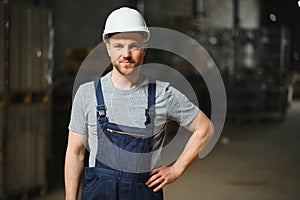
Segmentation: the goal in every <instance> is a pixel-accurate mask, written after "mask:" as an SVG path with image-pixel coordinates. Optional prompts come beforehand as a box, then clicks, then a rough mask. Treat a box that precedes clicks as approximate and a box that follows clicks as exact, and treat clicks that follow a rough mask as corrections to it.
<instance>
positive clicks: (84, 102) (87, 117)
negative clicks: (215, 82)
mask: <svg viewBox="0 0 300 200" xmlns="http://www.w3.org/2000/svg"><path fill="white" fill-rule="evenodd" d="M149 81H150V80H149V79H148V78H147V77H146V76H145V75H143V74H141V77H140V80H139V81H138V83H137V85H136V87H134V88H132V89H130V90H120V89H118V88H116V87H115V86H114V85H113V83H112V81H111V72H110V73H108V74H107V75H105V76H104V77H102V78H101V84H102V91H103V97H104V101H105V105H106V108H107V111H106V114H107V117H108V119H109V121H110V122H112V123H116V124H120V125H126V126H132V127H139V128H144V127H145V121H146V117H145V109H146V108H147V105H148V104H147V103H148V83H149ZM96 105H97V100H96V95H95V87H94V82H88V83H85V84H83V85H81V86H80V87H79V89H78V90H77V92H76V95H75V97H74V99H73V106H72V111H71V119H70V124H69V130H71V131H73V132H75V133H79V134H88V146H89V150H90V159H89V166H90V167H93V166H94V165H95V155H96V152H97V138H98V136H97V119H96ZM198 111H199V109H198V107H196V106H195V105H194V104H193V103H191V102H190V101H189V100H188V99H187V98H186V96H185V95H183V94H182V93H181V92H179V91H178V90H176V89H175V88H173V87H172V86H170V84H169V83H166V82H161V81H156V101H155V118H154V134H155V133H157V132H160V131H161V130H162V129H163V128H164V127H165V123H166V121H167V120H175V121H177V122H178V123H179V124H180V125H181V126H185V125H187V124H189V123H190V122H191V121H192V120H193V119H194V118H195V117H196V115H197V113H198Z"/></svg>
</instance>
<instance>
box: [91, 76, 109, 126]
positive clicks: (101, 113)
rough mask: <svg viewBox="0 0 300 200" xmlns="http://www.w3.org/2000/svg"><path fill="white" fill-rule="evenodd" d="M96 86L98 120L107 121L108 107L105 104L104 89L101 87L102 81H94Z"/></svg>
mask: <svg viewBox="0 0 300 200" xmlns="http://www.w3.org/2000/svg"><path fill="white" fill-rule="evenodd" d="M94 84H95V93H96V98H97V119H98V120H103V119H105V121H107V118H106V106H105V103H104V98H103V93H102V87H101V79H99V80H96V81H94Z"/></svg>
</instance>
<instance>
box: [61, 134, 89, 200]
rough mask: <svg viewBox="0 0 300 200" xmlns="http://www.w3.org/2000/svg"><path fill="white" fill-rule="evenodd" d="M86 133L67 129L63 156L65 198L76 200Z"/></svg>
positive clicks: (82, 164)
mask: <svg viewBox="0 0 300 200" xmlns="http://www.w3.org/2000/svg"><path fill="white" fill-rule="evenodd" d="M86 138H87V137H86V135H83V134H78V133H75V132H72V131H69V138H68V146H67V151H66V158H65V190H66V198H65V199H66V200H76V199H77V194H78V188H79V182H80V176H81V173H82V170H83V166H84V155H85V144H86Z"/></svg>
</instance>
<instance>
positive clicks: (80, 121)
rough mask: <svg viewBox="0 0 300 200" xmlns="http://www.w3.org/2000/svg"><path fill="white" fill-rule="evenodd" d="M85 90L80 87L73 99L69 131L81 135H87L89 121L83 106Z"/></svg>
mask: <svg viewBox="0 0 300 200" xmlns="http://www.w3.org/2000/svg"><path fill="white" fill-rule="evenodd" d="M83 100H84V98H83V89H82V87H79V88H78V90H77V92H76V94H75V97H74V99H73V104H72V110H71V117H70V123H69V130H70V131H72V132H75V133H79V134H87V132H88V130H87V121H86V117H85V112H84V106H83Z"/></svg>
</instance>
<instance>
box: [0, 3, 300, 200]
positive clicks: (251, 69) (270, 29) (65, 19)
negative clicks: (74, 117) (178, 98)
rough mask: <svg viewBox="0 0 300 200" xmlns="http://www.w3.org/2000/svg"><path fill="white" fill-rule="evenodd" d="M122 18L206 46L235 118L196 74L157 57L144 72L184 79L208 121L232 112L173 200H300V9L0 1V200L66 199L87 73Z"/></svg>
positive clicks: (160, 53) (173, 191)
mask: <svg viewBox="0 0 300 200" xmlns="http://www.w3.org/2000/svg"><path fill="white" fill-rule="evenodd" d="M123 6H126V7H131V8H135V9H137V10H139V11H140V13H142V14H143V16H144V18H145V21H146V22H147V25H148V27H160V28H164V29H163V30H174V31H176V33H180V34H184V35H185V36H186V37H187V38H190V39H192V41H194V42H196V43H197V45H198V44H199V45H201V47H203V49H204V51H205V52H206V54H207V55H209V59H210V60H211V61H213V62H212V63H213V65H214V66H216V69H217V72H218V74H219V75H220V77H221V80H222V85H221V86H222V87H224V92H225V94H226V96H225V97H226V98H225V99H224V101H223V102H221V104H222V105H225V110H220V111H219V110H218V108H220V106H218V105H217V106H216V108H217V110H216V109H214V107H213V106H214V104H213V100H212V95H211V92H212V91H210V89H209V85H207V82H206V81H205V79H204V78H203V77H202V73H200V72H199V71H197V66H194V65H193V64H194V63H193V62H189V60H187V59H185V58H184V57H182V56H181V55H178V54H176V53H174V52H171V51H167V50H164V49H157V48H152V49H151V48H149V49H148V50H147V54H146V57H145V60H144V62H145V64H147V66H148V65H149V66H150V65H151V64H152V63H153V65H156V68H155V69H156V70H157V71H156V72H157V73H159V74H160V76H162V77H164V78H166V77H168V74H167V73H165V71H163V69H161V71H160V68H159V67H160V65H159V64H161V65H163V66H168V67H169V68H170V69H172V70H175V71H176V72H178V73H179V74H180V75H181V77H184V78H185V80H187V83H188V84H189V85H190V87H191V88H192V90H193V92H194V93H195V95H196V104H197V105H198V106H199V108H200V109H201V110H202V111H203V112H204V113H205V114H206V115H207V116H208V117H212V116H213V114H215V113H218V112H220V113H221V114H220V115H222V112H224V116H223V115H222V116H223V117H224V119H223V118H222V116H221V118H222V119H221V120H217V122H216V123H218V124H216V125H217V126H218V127H219V129H218V130H217V131H218V133H217V138H216V142H215V145H214V147H213V149H211V151H210V152H209V154H207V155H206V156H205V157H204V158H201V159H200V158H199V159H198V160H196V161H195V163H193V165H192V166H191V167H190V168H189V169H188V170H187V171H186V172H185V173H184V174H183V176H182V177H180V178H179V179H178V180H177V181H176V182H174V183H172V184H170V185H167V186H166V187H165V188H164V196H165V199H168V200H182V199H187V200H200V199H204V200H254V199H255V200H298V199H300V190H299V186H300V131H299V129H300V37H299V36H300V26H299V21H300V0H289V1H286V0H272V1H271V0H223V1H217V0H163V1H162V0H110V1H104V0H86V1H80V0H64V1H58V0H0V199H3V200H9V199H12V200H14V199H21V200H27V199H34V200H42V199H43V200H52V199H53V200H57V199H64V159H65V152H66V147H67V138H68V124H69V120H70V112H71V106H72V97H73V94H74V91H76V84H75V82H76V80H77V83H78V82H79V83H80V84H81V83H83V82H85V81H86V80H78V72H79V71H80V68H81V67H82V63H84V60H85V59H86V58H87V57H88V55H90V54H91V53H92V52H95V51H94V49H95V48H96V47H97V45H99V44H101V43H102V44H103V41H102V31H103V28H104V25H105V20H106V17H107V16H108V15H109V13H110V12H111V11H113V10H115V9H117V8H120V7H123ZM153 30H155V29H153ZM153 35H155V34H153ZM163 41H165V40H162V42H163ZM150 42H151V38H150V41H149V43H150ZM165 42H168V41H165ZM176 42H177V41H176V40H174V41H172V43H175V44H176ZM176 48H179V49H180V46H179V47H176ZM182 48H184V47H182ZM178 52H179V51H178ZM189 55H191V56H194V57H198V58H199V56H198V55H197V52H196V51H195V52H189ZM98 59H99V62H101V61H102V59H103V60H105V59H106V60H107V59H108V56H107V54H106V53H103V54H102V55H98ZM200 59H201V57H200ZM203 63H204V65H208V68H209V65H211V62H210V63H209V62H206V63H205V62H203ZM203 63H202V62H201V63H198V64H203ZM94 64H95V65H97V64H98V62H94ZM107 69H109V67H107ZM195 69H196V70H195ZM97 72H98V71H97V70H94V69H90V70H89V71H85V73H86V74H87V76H88V78H86V79H90V80H93V79H95V77H99V76H101V75H102V74H98V73H97ZM198 72H199V73H198ZM170 74H171V73H170ZM76 76H77V78H76ZM174 77H175V80H173V81H174V82H176V81H177V80H176V76H174ZM174 77H171V75H170V76H169V78H170V79H171V78H173V79H174ZM80 81H81V82H80ZM181 92H183V93H185V91H181ZM213 93H214V94H215V93H217V94H220V93H218V91H213ZM221 100H222V99H219V101H221ZM217 115H218V114H217ZM217 118H218V117H217ZM174 126H176V125H174ZM297 130H298V131H297ZM190 135H191V134H190V133H187V132H185V130H183V131H182V132H180V134H178V135H176V137H174V138H175V139H174V140H173V141H172V143H170V144H173V145H172V146H171V145H169V146H168V147H169V149H167V150H166V153H165V154H163V159H165V160H166V162H169V161H170V162H172V161H174V160H175V159H176V157H178V155H179V154H180V152H181V150H182V149H183V148H184V145H185V143H186V141H187V140H188V138H189V137H190ZM79 196H80V195H79Z"/></svg>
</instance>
